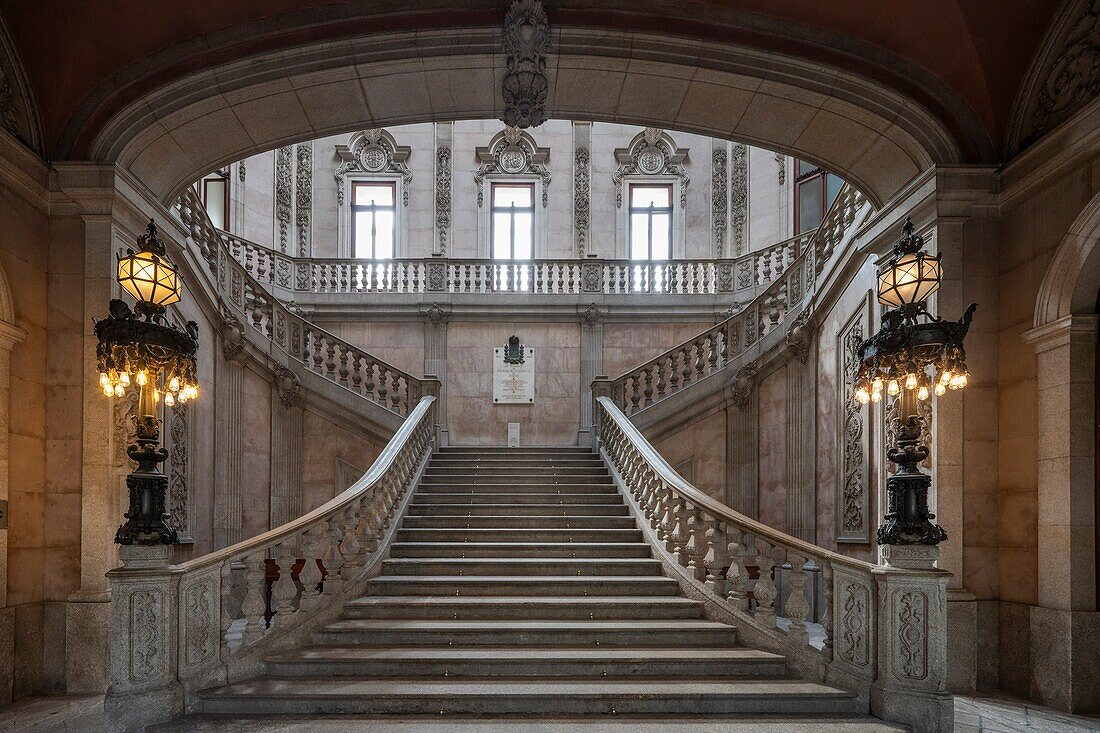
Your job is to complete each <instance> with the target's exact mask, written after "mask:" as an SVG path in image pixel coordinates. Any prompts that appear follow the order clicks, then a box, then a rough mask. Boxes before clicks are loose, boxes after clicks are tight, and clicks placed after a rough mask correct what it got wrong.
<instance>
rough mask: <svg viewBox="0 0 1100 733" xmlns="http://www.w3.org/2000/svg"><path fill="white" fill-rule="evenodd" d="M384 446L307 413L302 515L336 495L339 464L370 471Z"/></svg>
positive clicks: (310, 411) (305, 416)
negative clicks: (337, 465) (338, 462)
mask: <svg viewBox="0 0 1100 733" xmlns="http://www.w3.org/2000/svg"><path fill="white" fill-rule="evenodd" d="M383 447H384V445H382V444H379V443H377V442H374V441H372V440H370V439H368V438H365V437H364V436H363V435H362V434H359V433H356V432H354V431H351V430H349V429H348V428H346V427H344V426H341V425H337V424H336V423H334V422H333V421H332V420H330V419H329V418H327V417H325V416H324V415H321V414H318V413H317V412H314V411H313V410H310V409H307V410H306V411H305V413H304V415H303V416H302V475H301V487H302V511H303V512H308V511H311V510H313V509H316V508H317V507H319V506H320V505H322V504H324V503H325V502H326V501H328V500H329V499H331V498H332V497H333V496H335V495H336V488H335V487H336V484H335V478H336V461H337V459H339V460H341V461H344V462H345V463H348V464H350V465H352V466H355V467H356V468H357V469H360V470H362V471H366V470H367V469H368V468H370V466H371V464H372V463H374V459H375V458H377V457H378V454H379V453H381V452H382V448H383Z"/></svg>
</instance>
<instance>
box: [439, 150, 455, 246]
mask: <svg viewBox="0 0 1100 733" xmlns="http://www.w3.org/2000/svg"><path fill="white" fill-rule="evenodd" d="M435 230H436V232H437V233H438V236H439V254H440V255H442V256H444V257H446V256H447V239H448V235H449V234H450V231H451V149H450V148H448V147H446V146H445V145H440V146H439V147H438V148H436V150H435Z"/></svg>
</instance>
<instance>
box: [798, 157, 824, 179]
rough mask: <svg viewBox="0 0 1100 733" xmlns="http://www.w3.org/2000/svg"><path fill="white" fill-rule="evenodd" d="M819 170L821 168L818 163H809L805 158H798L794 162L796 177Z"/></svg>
mask: <svg viewBox="0 0 1100 733" xmlns="http://www.w3.org/2000/svg"><path fill="white" fill-rule="evenodd" d="M819 170H821V169H820V168H818V167H817V166H816V165H814V164H813V163H807V162H806V161H804V160H796V161H795V164H794V175H795V178H801V177H802V176H806V175H809V174H810V173H813V172H814V171H819Z"/></svg>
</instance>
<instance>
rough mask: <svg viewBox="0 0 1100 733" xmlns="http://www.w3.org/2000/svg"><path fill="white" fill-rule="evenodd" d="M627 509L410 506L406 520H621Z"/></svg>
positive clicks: (595, 506) (555, 504)
mask: <svg viewBox="0 0 1100 733" xmlns="http://www.w3.org/2000/svg"><path fill="white" fill-rule="evenodd" d="M629 514H630V508H629V507H627V505H626V504H624V503H623V502H622V501H621V500H620V501H619V503H617V504H569V503H565V502H562V503H558V502H552V503H549V504H533V503H531V504H455V503H450V504H436V503H434V502H433V503H430V504H429V503H425V502H420V503H413V504H410V505H409V509H408V514H407V515H406V516H409V517H431V516H435V517H443V516H450V517H472V516H478V517H625V516H627V515H629Z"/></svg>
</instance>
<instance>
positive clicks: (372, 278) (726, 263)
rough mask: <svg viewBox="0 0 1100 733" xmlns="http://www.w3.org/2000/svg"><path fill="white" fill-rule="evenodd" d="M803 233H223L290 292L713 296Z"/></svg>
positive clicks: (734, 290)
mask: <svg viewBox="0 0 1100 733" xmlns="http://www.w3.org/2000/svg"><path fill="white" fill-rule="evenodd" d="M812 235H813V232H806V233H804V234H800V235H798V236H797V237H792V238H790V239H787V240H784V241H782V242H779V243H777V244H773V245H771V246H769V247H765V248H763V249H760V250H757V251H755V252H750V253H749V254H747V255H744V256H742V257H738V258H736V259H729V260H713V259H712V260H660V261H658V260H649V261H639V260H617V259H612V260H605V259H597V258H594V257H590V258H587V259H554V258H551V259H536V260H499V259H448V258H442V257H427V258H422V259H387V260H367V259H355V258H324V257H313V258H302V257H291V256H288V255H286V254H282V253H280V252H275V251H273V250H272V249H270V248H268V247H264V246H262V245H259V244H256V243H255V242H250V241H248V240H246V239H242V238H240V237H238V236H236V235H234V234H229V233H224V236H225V238H226V241H227V242H228V245H229V251H230V252H231V253H232V254H233V257H234V258H235V259H236V260H237V262H239V263H240V264H241V265H242V266H243V267H244V269H245V271H246V272H248V274H249V275H251V276H252V277H254V278H255V279H256V280H257V281H258V282H261V283H264V284H267V285H273V286H275V287H278V288H282V289H284V290H288V291H292V292H294V293H500V292H506V293H529V294H533V295H583V294H606V295H633V294H642V293H662V294H672V295H713V294H721V293H729V294H731V295H733V296H734V297H744V298H751V297H754V296H755V294H756V291H757V290H758V289H759V288H760V287H762V286H765V285H767V284H768V283H771V282H772V281H773V280H775V278H777V277H778V276H779V275H780V274H781V273H783V272H784V271H785V270H786V269H787V267H788V266H789V265H790V263H791V262H792V261H793V260H794V259H795V258H796V257H797V256H798V255H799V253H800V252H801V249H802V248H803V247H804V246H805V245H806V243H807V242H808V241H809V240H810V238H811V237H812Z"/></svg>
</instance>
